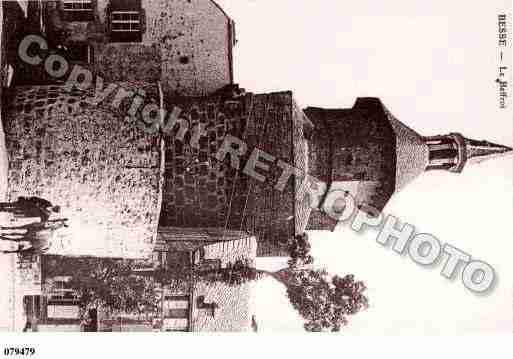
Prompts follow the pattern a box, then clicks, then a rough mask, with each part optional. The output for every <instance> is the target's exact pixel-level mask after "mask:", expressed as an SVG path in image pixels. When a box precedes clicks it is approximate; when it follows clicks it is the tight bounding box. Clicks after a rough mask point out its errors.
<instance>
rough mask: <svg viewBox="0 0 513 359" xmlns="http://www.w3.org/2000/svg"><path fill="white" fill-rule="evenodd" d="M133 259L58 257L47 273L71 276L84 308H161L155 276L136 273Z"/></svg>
mask: <svg viewBox="0 0 513 359" xmlns="http://www.w3.org/2000/svg"><path fill="white" fill-rule="evenodd" d="M133 266H134V262H133V261H127V260H116V259H102V258H68V257H54V258H52V259H50V260H49V261H48V265H47V268H46V276H47V277H48V278H52V277H55V276H68V277H70V278H71V279H70V281H69V282H68V284H67V285H68V286H69V287H70V288H71V289H74V290H75V292H76V293H77V294H78V296H79V300H80V302H81V304H82V306H83V307H84V308H100V307H102V308H104V309H107V310H109V311H110V312H111V313H112V312H124V313H141V311H142V308H146V309H150V310H155V309H156V307H157V302H156V296H155V289H156V283H155V280H154V279H153V278H148V277H144V276H138V275H134V274H133V272H132V269H133Z"/></svg>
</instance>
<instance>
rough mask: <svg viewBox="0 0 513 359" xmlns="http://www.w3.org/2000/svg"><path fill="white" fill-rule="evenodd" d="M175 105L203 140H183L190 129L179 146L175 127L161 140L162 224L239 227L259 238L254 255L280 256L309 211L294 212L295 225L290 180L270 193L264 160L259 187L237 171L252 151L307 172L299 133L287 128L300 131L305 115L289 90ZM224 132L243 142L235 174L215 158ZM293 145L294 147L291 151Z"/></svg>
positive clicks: (273, 178) (271, 177)
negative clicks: (163, 167) (199, 127)
mask: <svg viewBox="0 0 513 359" xmlns="http://www.w3.org/2000/svg"><path fill="white" fill-rule="evenodd" d="M179 107H180V108H181V109H182V110H183V112H182V115H181V117H182V118H184V119H186V120H187V121H188V123H189V128H195V126H197V125H198V124H201V125H202V127H203V128H204V129H205V130H206V131H207V135H206V136H204V137H202V138H201V139H200V141H199V146H198V147H197V148H195V147H194V146H191V143H190V142H191V137H192V136H191V132H192V131H190V132H189V134H188V136H186V137H185V138H184V140H183V141H182V140H180V139H177V138H176V137H177V135H178V126H177V128H176V129H175V130H174V131H172V132H171V133H170V134H169V135H168V136H166V137H165V144H166V170H165V174H164V175H165V185H164V200H163V207H162V214H161V225H162V226H167V227H219V228H224V229H231V230H245V231H248V232H249V233H252V234H254V235H255V236H256V237H257V238H258V241H259V247H258V254H259V255H266V253H267V254H271V253H283V245H284V244H286V242H287V240H288V239H289V238H290V237H291V236H294V234H295V233H296V232H302V228H304V227H305V226H306V220H307V216H306V214H307V212H308V210H307V209H305V208H303V209H298V210H297V213H298V214H300V215H301V216H300V221H299V222H297V221H296V216H295V214H296V204H295V201H296V198H295V193H296V188H295V183H294V181H293V180H292V179H291V180H289V181H288V183H287V185H286V186H285V190H284V191H278V190H276V189H275V185H276V183H277V182H278V179H279V178H280V176H281V174H282V169H280V168H279V167H278V166H277V165H276V163H274V164H273V163H268V164H269V166H270V169H269V171H261V170H257V172H259V173H261V174H262V175H264V176H265V177H266V181H265V182H263V183H262V182H259V181H258V180H256V179H254V178H252V177H251V176H249V175H248V174H246V173H243V168H244V167H245V164H246V161H247V160H248V158H249V156H250V154H251V153H252V151H253V150H254V149H259V150H261V151H265V152H267V153H268V154H271V155H272V156H274V157H275V158H276V160H281V161H283V162H285V163H287V164H288V165H290V166H294V165H295V161H297V162H298V165H299V167H306V163H307V159H306V153H305V149H306V147H305V146H306V143H304V142H305V141H304V138H303V137H302V136H303V133H302V130H301V129H297V130H296V131H294V127H295V126H299V127H301V128H302V126H303V117H304V115H303V114H302V111H300V110H299V109H298V108H297V105H296V104H295V102H294V100H293V97H292V93H290V92H284V93H275V94H266V95H252V94H248V95H246V96H244V97H241V98H240V99H237V100H233V99H231V100H227V101H225V100H222V99H221V98H219V97H215V96H213V97H209V98H201V99H190V100H188V101H186V102H184V103H180V104H179ZM192 133H193V132H192ZM227 135H231V136H233V137H236V138H239V139H241V140H243V141H244V142H245V143H246V144H247V147H248V150H247V152H246V154H245V155H244V156H241V166H240V168H239V169H234V168H233V167H232V166H231V158H230V156H229V155H228V156H227V157H226V158H225V160H224V161H222V162H219V161H217V159H216V154H217V152H218V151H219V149H220V148H221V146H222V144H223V141H224V139H225V136H227ZM294 136H296V140H295V141H294ZM294 142H296V143H297V144H299V145H300V146H301V147H300V150H299V151H298V152H297V153H296V154H295V153H294ZM264 161H265V160H264Z"/></svg>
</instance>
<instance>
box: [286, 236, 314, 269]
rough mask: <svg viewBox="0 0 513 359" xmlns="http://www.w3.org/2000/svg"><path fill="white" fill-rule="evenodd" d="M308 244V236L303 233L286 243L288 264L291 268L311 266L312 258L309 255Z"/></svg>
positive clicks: (309, 248)
mask: <svg viewBox="0 0 513 359" xmlns="http://www.w3.org/2000/svg"><path fill="white" fill-rule="evenodd" d="M311 249H312V247H311V246H310V242H309V241H308V235H307V234H306V233H303V234H301V235H297V236H295V237H293V238H291V239H290V240H289V242H288V252H289V256H290V259H289V261H288V264H289V266H290V267H291V268H298V267H302V266H305V265H309V264H313V263H314V258H313V257H312V255H311V254H310V250H311Z"/></svg>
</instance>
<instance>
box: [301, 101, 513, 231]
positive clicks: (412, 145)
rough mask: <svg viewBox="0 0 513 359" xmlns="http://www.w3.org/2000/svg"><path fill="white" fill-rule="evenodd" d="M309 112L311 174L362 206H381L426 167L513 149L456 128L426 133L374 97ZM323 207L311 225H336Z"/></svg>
mask: <svg viewBox="0 0 513 359" xmlns="http://www.w3.org/2000/svg"><path fill="white" fill-rule="evenodd" d="M305 114H306V115H307V116H308V118H309V119H310V120H311V121H312V122H313V123H314V126H315V127H316V131H314V136H313V140H312V142H311V150H310V164H311V174H312V175H313V176H315V177H316V178H317V179H319V180H320V181H321V182H323V183H325V185H326V188H327V191H328V192H329V191H330V189H331V190H333V189H336V190H345V191H347V192H349V193H350V194H351V195H352V196H353V197H354V198H355V200H356V202H357V204H358V205H360V206H364V207H363V209H365V205H369V206H371V207H372V208H374V209H376V210H378V211H381V210H382V209H383V208H384V207H385V205H386V203H387V202H388V201H389V200H390V198H391V197H392V195H393V194H394V193H395V192H398V191H400V190H401V189H403V188H404V187H405V186H406V185H408V184H409V183H410V182H412V181H413V180H414V179H415V178H417V177H418V176H420V175H421V174H422V173H424V172H426V171H432V170H446V171H450V172H453V173H460V172H462V171H463V169H464V167H465V166H466V165H467V164H470V163H479V162H482V161H485V160H487V159H491V158H495V157H499V156H503V155H506V154H511V153H512V151H513V150H512V149H511V148H509V147H506V146H501V145H496V144H493V143H490V142H487V141H476V140H471V139H467V138H465V137H463V136H462V135H461V134H458V133H452V134H449V135H446V136H434V137H423V136H421V135H419V134H418V133H416V132H415V131H414V130H412V129H410V128H409V127H407V126H406V125H404V124H403V123H401V122H400V121H398V120H397V119H396V118H395V117H394V116H393V115H392V114H391V113H390V112H389V111H388V110H387V108H386V107H385V106H384V105H383V104H382V103H381V101H380V100H379V99H375V98H362V99H358V100H357V101H356V104H355V105H354V107H353V108H352V109H344V110H328V109H318V108H308V109H306V110H305ZM320 207H322V203H321V204H320ZM321 212H322V211H320V210H318V211H314V213H313V214H312V219H311V221H310V227H309V228H310V229H329V228H333V226H334V224H335V223H334V222H335V221H333V220H332V219H331V218H327V216H325V215H323V214H322V213H321Z"/></svg>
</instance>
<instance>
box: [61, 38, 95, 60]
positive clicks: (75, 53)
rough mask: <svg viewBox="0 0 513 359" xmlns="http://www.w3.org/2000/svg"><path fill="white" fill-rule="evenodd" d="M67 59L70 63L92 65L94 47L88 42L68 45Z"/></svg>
mask: <svg viewBox="0 0 513 359" xmlns="http://www.w3.org/2000/svg"><path fill="white" fill-rule="evenodd" d="M67 49H68V51H67V53H66V58H67V59H68V60H69V61H70V62H74V63H76V62H81V63H92V59H93V56H94V54H93V47H92V46H91V45H89V44H88V43H86V42H71V43H70V44H68V45H67Z"/></svg>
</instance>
